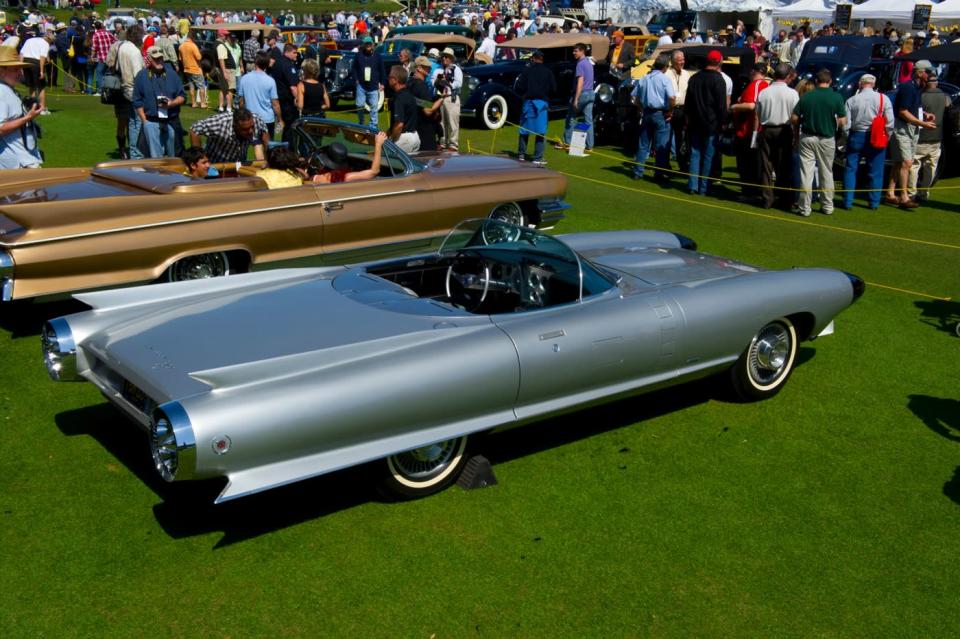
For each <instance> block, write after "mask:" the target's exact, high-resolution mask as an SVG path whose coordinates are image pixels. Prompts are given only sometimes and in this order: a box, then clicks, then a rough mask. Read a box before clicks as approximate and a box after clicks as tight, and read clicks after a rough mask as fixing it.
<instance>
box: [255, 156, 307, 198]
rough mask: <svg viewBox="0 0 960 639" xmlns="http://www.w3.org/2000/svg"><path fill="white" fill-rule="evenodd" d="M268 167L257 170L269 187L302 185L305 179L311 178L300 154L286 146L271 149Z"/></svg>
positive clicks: (281, 187) (259, 176) (278, 187)
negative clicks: (304, 167)
mask: <svg viewBox="0 0 960 639" xmlns="http://www.w3.org/2000/svg"><path fill="white" fill-rule="evenodd" d="M267 167H268V168H266V169H260V170H259V171H257V177H258V178H260V179H262V180H263V181H264V182H266V183H267V188H269V189H284V188H287V187H289V186H300V185H301V184H303V183H304V181H305V180H309V177H308V176H307V172H306V170H304V169H303V162H302V160H301V159H300V156H299V155H297V154H296V152H294V151H291V150H290V149H288V148H287V147H285V146H278V147H274V148H272V149H270V152H269V153H268V154H267Z"/></svg>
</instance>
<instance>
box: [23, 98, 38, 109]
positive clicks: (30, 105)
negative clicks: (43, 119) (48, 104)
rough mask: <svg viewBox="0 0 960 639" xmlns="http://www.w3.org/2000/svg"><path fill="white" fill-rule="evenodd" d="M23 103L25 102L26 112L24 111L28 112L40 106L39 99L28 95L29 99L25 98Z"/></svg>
mask: <svg viewBox="0 0 960 639" xmlns="http://www.w3.org/2000/svg"><path fill="white" fill-rule="evenodd" d="M22 102H23V110H24V111H27V112H29V111H31V110H33V107H34V106H36V105H38V104H40V101H39V100H37V99H36V98H35V97H33V96H32V95H28V96H27V97H25V98H24V99H23V100H22Z"/></svg>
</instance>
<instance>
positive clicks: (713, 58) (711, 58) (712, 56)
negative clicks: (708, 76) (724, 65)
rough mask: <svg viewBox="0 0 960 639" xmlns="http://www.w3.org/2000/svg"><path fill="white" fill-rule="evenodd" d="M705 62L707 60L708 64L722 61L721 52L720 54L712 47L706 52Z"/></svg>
mask: <svg viewBox="0 0 960 639" xmlns="http://www.w3.org/2000/svg"><path fill="white" fill-rule="evenodd" d="M707 62H709V63H710V64H719V63H721V62H723V54H721V53H720V52H719V51H717V50H716V49H713V50H712V51H710V52H709V53H707Z"/></svg>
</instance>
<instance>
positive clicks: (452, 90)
mask: <svg viewBox="0 0 960 639" xmlns="http://www.w3.org/2000/svg"><path fill="white" fill-rule="evenodd" d="M440 59H441V61H442V62H443V67H442V68H441V69H439V70H437V71H436V72H435V75H434V79H433V86H434V88H435V89H436V91H437V96H438V97H440V96H442V97H443V104H441V105H440V113H441V114H442V115H443V136H442V138H441V140H440V146H439V148H440V149H444V148H446V149H449V150H451V151H456V150H457V148H458V147H459V146H460V87H462V86H463V71H461V70H460V67H458V66H457V62H456V54H455V53H454V52H453V49H451V48H450V47H447V48H446V49H444V50H443V53H442V54H440Z"/></svg>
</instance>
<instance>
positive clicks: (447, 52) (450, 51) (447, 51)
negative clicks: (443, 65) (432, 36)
mask: <svg viewBox="0 0 960 639" xmlns="http://www.w3.org/2000/svg"><path fill="white" fill-rule="evenodd" d="M440 55H443V56H449V57H451V58H453V59H456V57H457V54H456V53H454V52H453V49H451V48H450V47H447V48H446V49H444V50H443V52H442V53H441V54H440Z"/></svg>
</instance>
